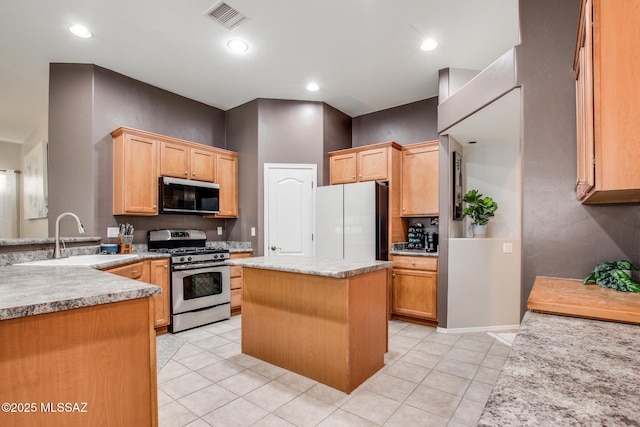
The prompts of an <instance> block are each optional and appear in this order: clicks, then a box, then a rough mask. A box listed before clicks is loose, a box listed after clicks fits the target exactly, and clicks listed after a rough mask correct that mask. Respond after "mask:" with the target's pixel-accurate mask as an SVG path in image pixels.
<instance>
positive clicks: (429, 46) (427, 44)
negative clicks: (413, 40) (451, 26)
mask: <svg viewBox="0 0 640 427" xmlns="http://www.w3.org/2000/svg"><path fill="white" fill-rule="evenodd" d="M436 47H438V42H437V41H435V40H434V39H426V40H425V41H423V42H422V44H421V45H420V49H422V50H433V49H435V48H436Z"/></svg>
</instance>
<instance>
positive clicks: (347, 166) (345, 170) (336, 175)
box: [329, 153, 358, 185]
mask: <svg viewBox="0 0 640 427" xmlns="http://www.w3.org/2000/svg"><path fill="white" fill-rule="evenodd" d="M356 158H357V155H356V153H350V154H338V155H335V156H331V157H330V159H329V168H330V171H331V172H330V175H331V185H334V184H349V183H351V182H357V176H356V169H357V165H358V163H357V159H356Z"/></svg>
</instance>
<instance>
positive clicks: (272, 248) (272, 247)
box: [271, 246, 282, 251]
mask: <svg viewBox="0 0 640 427" xmlns="http://www.w3.org/2000/svg"><path fill="white" fill-rule="evenodd" d="M278 249H282V248H276V247H275V246H271V250H272V251H275V250H278Z"/></svg>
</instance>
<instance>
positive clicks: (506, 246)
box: [502, 243, 513, 254]
mask: <svg viewBox="0 0 640 427" xmlns="http://www.w3.org/2000/svg"><path fill="white" fill-rule="evenodd" d="M512 252H513V243H503V244H502V253H503V254H510V253H512Z"/></svg>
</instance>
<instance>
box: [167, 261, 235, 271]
mask: <svg viewBox="0 0 640 427" xmlns="http://www.w3.org/2000/svg"><path fill="white" fill-rule="evenodd" d="M225 265H229V264H227V263H226V262H220V261H217V262H200V263H197V264H177V265H174V266H172V267H173V269H174V270H175V271H182V270H195V269H198V268H208V267H224V266H225Z"/></svg>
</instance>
